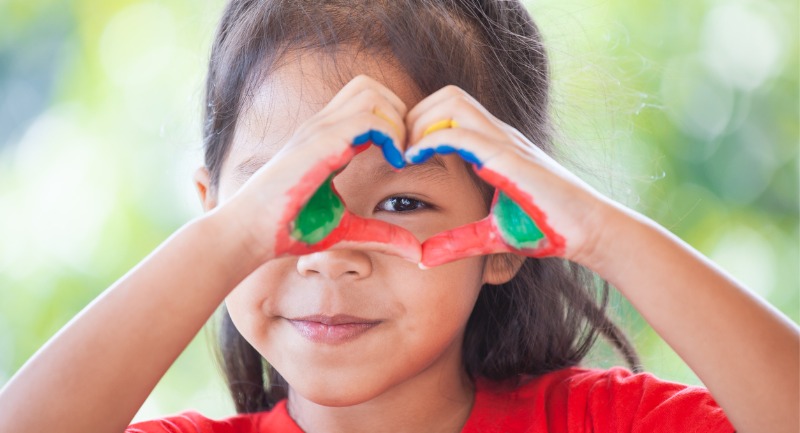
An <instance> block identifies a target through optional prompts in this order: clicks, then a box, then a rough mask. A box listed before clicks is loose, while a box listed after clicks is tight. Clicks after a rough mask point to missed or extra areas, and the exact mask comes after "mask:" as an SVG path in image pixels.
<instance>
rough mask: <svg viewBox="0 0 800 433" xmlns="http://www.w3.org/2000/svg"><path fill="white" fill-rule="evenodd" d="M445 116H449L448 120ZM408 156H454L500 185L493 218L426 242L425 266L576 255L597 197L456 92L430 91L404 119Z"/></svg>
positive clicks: (416, 159)
mask: <svg viewBox="0 0 800 433" xmlns="http://www.w3.org/2000/svg"><path fill="white" fill-rule="evenodd" d="M441 119H448V120H444V121H442V120H441ZM406 125H407V129H408V131H409V135H410V143H411V145H410V146H409V149H408V150H407V151H406V152H405V156H406V159H407V160H408V161H410V162H411V163H421V162H424V161H425V160H426V159H428V158H430V157H431V156H433V155H434V154H437V153H438V154H450V153H456V154H458V155H460V156H461V157H462V158H463V159H464V160H465V161H467V162H468V163H470V164H472V167H473V169H474V171H475V173H476V174H477V175H478V176H479V177H480V178H481V179H483V180H485V181H486V182H487V183H489V184H491V185H492V186H494V187H495V188H496V190H495V195H494V199H493V202H492V206H491V210H490V213H489V215H488V216H487V217H486V218H484V219H482V220H480V221H477V222H475V223H472V224H468V225H464V226H461V227H457V228H455V229H452V230H449V231H446V232H443V233H439V234H436V235H434V236H432V237H430V238H428V239H427V240H425V242H423V244H422V261H421V264H422V266H423V267H432V266H437V265H440V264H444V263H447V262H450V261H453V260H457V259H461V258H465V257H470V256H475V255H481V254H492V253H504V252H511V253H517V254H520V255H526V256H531V257H544V256H562V257H566V258H574V257H576V256H577V255H579V254H580V251H579V250H580V249H581V248H583V247H584V246H585V240H586V239H587V237H588V236H587V234H586V233H585V229H584V227H585V226H586V222H585V220H584V221H581V219H585V218H587V217H588V216H589V215H591V214H592V213H593V211H594V209H595V207H594V205H595V204H596V203H598V202H599V200H598V197H599V195H598V194H596V193H595V192H593V190H592V189H591V188H590V187H589V186H588V185H586V184H585V183H583V182H582V181H581V180H579V179H578V178H577V177H575V176H574V175H572V174H571V173H569V172H568V171H567V170H565V169H564V168H563V167H561V166H560V165H558V164H557V163H556V162H555V161H554V160H552V159H551V158H550V157H549V156H547V155H546V154H545V153H544V152H543V151H541V150H540V149H539V148H537V147H536V146H535V145H533V144H532V143H530V141H528V140H527V139H526V138H525V137H524V136H523V135H522V134H521V133H520V132H519V131H517V130H516V129H514V128H512V127H511V126H509V125H507V124H505V123H503V122H502V121H500V120H499V119H497V118H495V117H494V116H493V115H492V114H491V113H489V111H487V110H486V109H485V108H484V107H483V106H481V105H480V103H479V102H478V101H476V100H475V99H474V98H472V97H471V96H470V95H469V94H467V93H466V92H464V91H463V90H461V89H460V88H458V87H455V86H447V87H444V88H442V89H441V90H439V91H437V92H435V93H433V94H431V95H430V96H429V97H427V98H426V99H424V100H423V101H421V102H420V103H419V104H418V105H417V106H416V107H414V108H413V109H412V110H411V111H410V112H409V114H408V116H407V117H406Z"/></svg>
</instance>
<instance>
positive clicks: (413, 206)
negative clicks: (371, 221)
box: [375, 197, 428, 212]
mask: <svg viewBox="0 0 800 433" xmlns="http://www.w3.org/2000/svg"><path fill="white" fill-rule="evenodd" d="M426 208H428V204H427V203H425V202H424V201H420V200H414V199H413V198H408V197H389V198H387V199H386V200H384V201H382V202H381V203H379V204H378V206H377V207H376V208H375V210H380V211H386V212H413V211H416V210H420V209H426Z"/></svg>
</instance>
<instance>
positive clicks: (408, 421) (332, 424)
mask: <svg viewBox="0 0 800 433" xmlns="http://www.w3.org/2000/svg"><path fill="white" fill-rule="evenodd" d="M458 358H460V357H458ZM440 361H442V360H440ZM458 361H459V363H458V364H457V365H456V366H455V367H454V366H453V365H447V364H452V363H451V362H447V361H445V362H444V363H442V362H435V363H434V364H433V365H431V366H430V367H429V368H427V369H426V370H424V371H422V372H420V373H419V374H418V375H417V376H414V377H413V378H410V379H408V380H406V381H404V382H402V383H399V384H397V385H395V386H394V387H392V388H390V389H388V390H386V391H385V392H384V393H382V394H381V395H379V396H376V397H375V398H373V399H371V400H368V401H366V402H363V403H360V404H357V405H353V406H346V407H329V406H321V405H318V404H316V403H314V402H312V401H310V400H307V399H305V398H303V397H302V396H301V395H299V394H298V393H296V392H294V391H293V390H292V389H291V388H290V389H289V402H288V409H289V413H290V415H291V416H292V418H293V419H294V420H295V422H296V423H297V424H298V425H299V426H300V427H301V428H302V429H303V431H305V432H307V433H320V432H325V433H338V432H348V433H353V432H371V433H382V432H409V433H410V432H415V433H417V432H423V433H427V432H430V433H433V432H436V433H458V432H460V431H461V429H462V428H463V426H464V424H465V423H466V421H467V418H468V417H469V414H470V412H471V410H472V405H473V402H474V399H475V387H474V385H473V383H472V381H471V380H470V379H469V377H468V376H467V374H466V372H465V371H464V369H463V367H462V366H461V363H460V359H459V360H458Z"/></svg>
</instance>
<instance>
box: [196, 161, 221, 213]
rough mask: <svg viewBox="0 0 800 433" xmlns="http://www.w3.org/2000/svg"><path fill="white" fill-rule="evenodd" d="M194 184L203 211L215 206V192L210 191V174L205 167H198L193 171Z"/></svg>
mask: <svg viewBox="0 0 800 433" xmlns="http://www.w3.org/2000/svg"><path fill="white" fill-rule="evenodd" d="M194 186H195V187H196V188H197V194H198V196H199V197H200V204H202V205H203V210H204V211H206V212H208V211H210V210H211V209H214V208H215V207H217V198H216V194H214V193H213V192H211V176H210V175H209V173H208V169H207V168H205V167H200V168H198V169H197V170H196V171H195V172H194Z"/></svg>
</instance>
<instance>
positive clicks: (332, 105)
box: [325, 74, 408, 125]
mask: <svg viewBox="0 0 800 433" xmlns="http://www.w3.org/2000/svg"><path fill="white" fill-rule="evenodd" d="M365 89H370V90H373V91H375V92H377V93H378V94H379V95H380V96H382V97H383V99H384V100H385V101H387V102H388V103H389V104H390V105H391V106H392V108H393V109H394V111H396V112H397V113H399V114H400V119H402V118H404V117H405V116H406V113H407V112H408V108H407V107H406V104H405V102H403V100H402V99H400V97H399V96H397V94H395V93H394V92H393V91H392V90H391V89H389V88H388V87H386V86H385V85H383V83H381V82H379V81H377V80H375V79H374V78H372V77H370V76H368V75H364V74H361V75H357V76H355V77H354V78H353V79H352V80H350V81H349V82H348V83H347V84H345V85H344V87H342V89H341V90H339V92H338V93H337V94H336V95H334V97H333V98H332V99H331V100H330V102H328V105H327V106H326V107H325V109H326V110H330V111H336V110H339V109H341V108H343V107H346V106H348V105H349V101H350V100H351V99H352V98H353V97H354V96H355V95H357V94H359V93H361V92H362V91H364V90H365ZM399 124H402V122H399V123H398V125H399Z"/></svg>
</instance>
